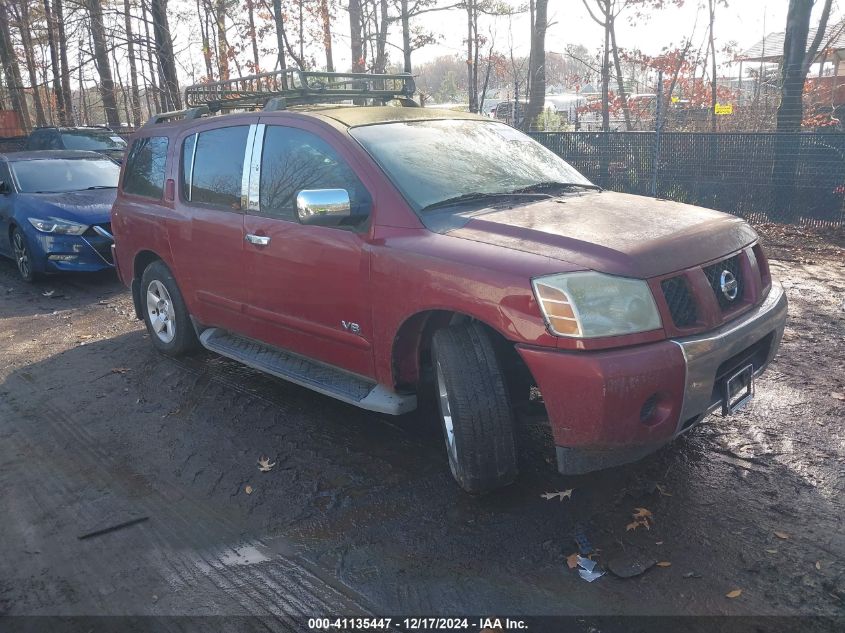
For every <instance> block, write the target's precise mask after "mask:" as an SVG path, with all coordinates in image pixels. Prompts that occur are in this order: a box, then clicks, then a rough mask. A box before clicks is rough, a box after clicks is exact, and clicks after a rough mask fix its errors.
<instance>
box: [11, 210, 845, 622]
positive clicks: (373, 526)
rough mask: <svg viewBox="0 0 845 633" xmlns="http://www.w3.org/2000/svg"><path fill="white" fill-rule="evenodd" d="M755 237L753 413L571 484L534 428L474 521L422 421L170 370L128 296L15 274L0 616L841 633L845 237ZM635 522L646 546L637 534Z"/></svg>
mask: <svg viewBox="0 0 845 633" xmlns="http://www.w3.org/2000/svg"><path fill="white" fill-rule="evenodd" d="M762 231H763V233H764V234H765V235H766V236H767V239H768V244H769V248H770V252H771V255H772V258H773V260H772V270H773V272H774V274H775V275H777V276H778V277H779V278H780V279H781V280H782V281H783V283H784V285H785V287H786V289H787V294H788V297H789V300H790V317H789V322H788V325H787V329H786V334H785V337H784V342H783V346H782V348H781V352H780V355H779V357H778V359H777V360H776V361H775V363H774V364H773V365H772V367H771V368H770V370H769V371H768V373H767V374H766V375H765V376H764V377H762V378H761V379H760V380H759V381H758V384H757V395H756V398H755V400H754V402H753V404H752V406H751V407H750V408H749V409H748V410H747V411H745V412H743V413H741V414H739V415H736V416H733V417H730V418H720V417H711V418H709V419H708V420H706V421H705V422H704V423H702V424H701V425H699V426H698V427H696V428H695V429H694V430H692V431H691V432H690V433H688V434H686V435H685V436H684V437H682V438H681V439H679V440H678V441H677V442H675V443H674V444H672V445H670V446H669V447H667V448H665V449H663V450H661V451H659V452H658V453H656V454H655V455H653V456H650V457H648V458H646V459H644V460H643V461H641V462H639V463H637V464H633V465H630V466H626V467H621V468H617V469H613V470H609V471H605V472H602V473H598V474H594V475H590V476H582V477H570V478H564V477H562V476H560V475H558V474H557V473H556V472H555V470H554V467H553V464H552V459H551V456H550V452H549V450H550V447H549V446H548V441H547V434H546V433H545V432H544V422H545V421H544V418H543V411H542V409H537V408H533V409H532V408H526V409H523V410H522V411H520V413H519V420H520V424H519V427H520V428H519V434H520V439H521V459H522V462H523V465H522V471H523V474H522V476H521V477H520V479H519V481H518V482H517V483H516V484H515V485H513V486H511V487H509V488H507V489H506V490H503V491H501V492H499V493H497V494H493V495H489V496H486V497H483V498H472V497H469V496H467V495H465V494H464V493H462V492H461V491H460V490H459V489H458V488H457V486H456V485H455V484H454V483H453V482H452V481H451V477H450V475H449V472H448V466H447V463H446V456H445V452H444V451H443V449H442V444H441V442H442V440H441V438H440V435H439V431H438V428H437V426H436V421H435V420H434V419H433V416H431V415H425V414H422V413H415V414H411V415H407V416H403V417H401V418H387V417H382V416H379V415H378V414H373V413H369V412H365V411H360V410H357V409H355V408H353V407H350V406H347V405H344V404H341V403H338V402H335V401H333V400H331V399H329V398H325V397H323V396H320V395H316V394H314V393H312V392H309V391H307V390H304V389H301V388H299V387H296V386H294V385H290V384H288V383H285V382H283V381H280V380H276V379H274V378H271V377H267V376H264V375H261V374H259V373H257V372H254V371H252V370H250V369H248V368H244V367H242V366H240V365H238V364H236V363H233V362H230V361H228V360H226V359H222V358H220V357H216V356H214V355H212V354H210V353H200V354H197V355H195V356H192V357H189V358H186V359H180V360H172V359H169V358H166V357H164V356H161V355H159V354H157V353H156V352H155V351H154V350H153V348H152V346H151V345H150V343H149V341H148V340H147V336H146V333H145V331H144V330H143V327H142V325H141V323H140V322H138V321H136V320H135V319H134V316H133V311H132V307H131V299H130V297H129V295H128V293H127V292H126V291H125V290H124V289H123V288H122V287H121V286H120V285H119V284H118V282H117V281H116V280H115V279H114V277H113V276H111V275H96V276H90V277H83V276H74V277H62V278H52V279H50V280H48V281H46V282H42V283H39V284H37V285H34V286H27V285H25V284H23V283H21V282H19V281H18V280H17V278H16V274H15V271H14V268H13V266H12V263H11V262H8V261H6V260H0V489H2V490H3V494H2V506H0V515H2V517H3V519H2V520H0V615H4V614H5V615H92V614H112V615H127V614H128V615H152V614H155V615H167V614H171V615H175V614H179V615H212V614H226V615H247V614H251V615H264V616H274V617H273V619H272V622H275V623H281V624H280V625H279V626H280V627H281V628H284V626H282V625H284V623H285V622H288V625H290V626H295V625H293V624H290V622H293V621H294V620H292V619H291V618H295V616H296V615H297V614H310V615H327V614H339V613H340V614H347V615H351V614H366V613H371V614H380V615H386V614H394V615H395V614H406V615H423V614H426V615H432V614H457V613H464V614H467V613H473V614H480V613H502V614H532V615H538V614H568V615H579V616H592V615H605V616H612V615H620V614H625V615H694V614H701V615H705V614H706V615H753V616H764V615H772V616H807V615H820V616H838V617H839V618H844V617H845V563H844V562H843V561H845V525H844V522H843V516H845V513H843V510H845V507H843V506H845V496H843V494H842V491H843V488H845V427H843V424H842V420H843V414H845V396H843V395H842V394H845V249H843V245H845V238H843V235H842V233H839V234H828V235H821V234H818V233H809V232H805V231H799V230H796V229H783V228H782V227H776V226H769V227H762ZM261 456H266V457H268V458H269V459H270V460H271V461H272V462H275V463H276V465H275V467H274V468H273V469H272V470H271V471H270V472H266V473H262V472H260V471H259V470H258V467H257V460H258V459H259V457H261ZM570 488H572V489H574V492H573V493H572V495H571V497H570V498H567V499H564V500H557V499H553V500H545V499H543V498H541V494H542V493H546V492H554V491H560V490H566V489H570ZM635 508H645V509H647V510H648V511H649V512H650V513H651V518H650V521H649V526H648V529H646V528H644V527H642V528H639V529H636V530H627V529H626V526H628V524H629V523H631V521H632V513H634V512H635ZM142 519H143V521H141V522H139V523H137V524H135V525H132V526H129V527H125V528H124V529H120V530H117V531H113V532H110V533H106V534H102V535H99V536H93V537H91V538H86V539H79V537H80V536H82V535H85V534H87V533H90V532H92V531H96V530H98V529H102V528H106V527H109V526H114V525H116V524H119V523H123V522H127V521H133V520H142ZM577 533H582V534H584V535H585V536H586V537H587V538H588V539H589V541H590V542H591V543H592V545H593V546H594V547H595V548H597V549H598V550H599V551H598V554H597V556H596V559H597V560H598V561H599V562H600V563H601V564H603V565H607V564H610V565H611V567H614V568H616V569H619V568H620V567H622V566H624V564H625V563H626V562H629V561H631V560H636V561H640V562H641V563H645V564H646V566H648V565H649V564H650V563H652V562H657V563H658V565H655V566H653V567H651V568H650V569H648V570H647V571H646V572H645V573H643V574H641V575H639V576H636V577H633V578H628V579H622V578H619V577H617V576H615V575H613V574H611V573H609V574H608V575H606V576H605V577H602V578H600V579H599V580H598V581H596V582H594V583H587V582H585V581H583V580H582V579H581V578H580V577H579V576H578V575H577V573H576V572H575V571H574V570H571V569H569V567H568V565H567V557H568V556H569V555H571V554H572V553H574V552H575V551H576V550H577V547H576V545H575V542H574V536H575V535H576V534H577ZM736 590H741V593H740V594H738V595H737V594H736ZM731 592H733V593H731ZM728 595H737V597H728ZM778 621H779V620H775V622H778ZM578 622H580V623H581V624H580V625H579V626H583V627H586V628H583V629H582V628H576V629H575V630H595V631H599V630H601V631H604V630H610V628H612V626H611V625H607V626H604V628H602V626H598V627H596V626H594V625H588V624H586V621H581V620H579V621H578ZM817 624H818V625H819V626H822V625H823V624H824V625H827V626H831V627H835V626H836V624H839V625H841V626H845V619H840V620H835V621H834V620H827V621H824V622H822V623H818V622H817ZM591 626H592V627H593V628H589V627H591ZM608 626H610V628H607V627H608ZM270 628H273V627H270ZM276 628H279V627H276ZM649 630H651V629H649ZM804 630H811V629H807V628H805V629H804ZM819 630H821V629H819ZM839 630H841V629H839Z"/></svg>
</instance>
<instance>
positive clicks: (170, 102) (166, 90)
mask: <svg viewBox="0 0 845 633" xmlns="http://www.w3.org/2000/svg"><path fill="white" fill-rule="evenodd" d="M98 1H99V0H98ZM150 13H151V14H152V20H153V34H154V35H155V52H156V57H157V58H158V65H159V68H160V69H161V75H162V79H163V80H164V82H163V83H164V85H162V86H161V88H162V92H163V94H164V97H165V99H166V104H165V108H166V109H168V110H178V109H180V108H181V107H182V98H181V96H180V95H179V79H178V78H177V76H176V62H175V60H174V59H173V40H172V39H171V37H170V26H169V25H168V23H167V0H151V2H150Z"/></svg>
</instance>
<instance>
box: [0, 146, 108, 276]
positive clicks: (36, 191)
mask: <svg viewBox="0 0 845 633" xmlns="http://www.w3.org/2000/svg"><path fill="white" fill-rule="evenodd" d="M119 173H120V168H119V167H118V165H117V164H116V163H115V162H114V161H112V160H109V159H108V158H105V157H104V156H102V155H101V154H98V153H96V152H74V151H70V150H62V151H38V152H16V153H11V154H0V255H5V256H7V257H11V258H13V259H14V260H15V263H16V264H17V267H18V272H19V273H20V276H21V278H23V280H24V281H28V282H31V281H34V280H35V279H37V278H38V276H39V275H42V274H44V273H59V272H71V271H80V272H92V271H97V270H103V269H107V268H112V267H113V263H112V252H111V246H112V243H113V241H114V240H113V238H112V235H111V224H110V217H109V213H110V211H111V206H112V203H113V202H114V198H115V192H116V188H117V179H118V175H119Z"/></svg>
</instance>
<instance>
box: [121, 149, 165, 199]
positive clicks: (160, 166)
mask: <svg viewBox="0 0 845 633" xmlns="http://www.w3.org/2000/svg"><path fill="white" fill-rule="evenodd" d="M166 163H167V137H166V136H148V137H146V138H139V139H136V140H135V142H134V143H132V149H131V150H129V156H128V157H127V158H126V169H124V176H123V191H125V192H126V193H131V194H134V195H136V196H144V197H145V198H155V199H156V200H158V199H160V198H161V196H162V194H163V192H164V173H165V172H164V168H165V165H166Z"/></svg>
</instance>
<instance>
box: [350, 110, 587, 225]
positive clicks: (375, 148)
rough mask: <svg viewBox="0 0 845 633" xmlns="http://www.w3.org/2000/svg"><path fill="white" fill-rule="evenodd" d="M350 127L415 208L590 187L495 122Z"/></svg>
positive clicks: (552, 156)
mask: <svg viewBox="0 0 845 633" xmlns="http://www.w3.org/2000/svg"><path fill="white" fill-rule="evenodd" d="M350 132H351V134H352V136H353V137H354V138H355V139H357V140H358V142H359V143H361V144H362V145H363V146H364V148H365V149H366V150H367V151H368V152H369V153H370V155H372V156H373V158H374V159H375V160H376V162H378V163H379V165H381V168H382V169H384V171H385V173H386V174H387V176H388V177H389V178H390V179H391V181H393V184H395V185H396V187H397V188H398V189H399V190H400V191H401V192H402V194H403V195H404V196H405V199H406V200H407V201H408V202H409V204H410V205H411V206H412V207H413V209H414V210H415V211H417V212H419V211H421V210H423V209H425V208H426V207H430V206H432V205H436V204H437V203H439V202H443V201H445V200H451V199H453V198H456V199H457V198H461V197H464V198H467V197H468V195H469V194H491V195H495V194H503V193H510V192H514V191H517V190H524V189H527V188H531V187H532V186H535V185H540V184H548V183H562V184H573V185H583V186H592V185H591V183H590V181H589V180H587V179H586V178H584V176H582V175H581V174H580V173H578V172H577V171H576V170H575V168H573V167H572V166H571V165H569V164H568V163H567V162H566V161H564V160H563V159H562V158H560V157H558V156H557V155H556V154H554V153H553V152H551V151H549V150H547V149H546V148H545V147H543V146H542V145H540V144H539V143H537V142H536V141H534V140H533V139H531V138H530V137H528V136H526V135H525V134H523V133H522V132H520V131H518V130H515V129H514V128H512V127H509V126H507V125H504V124H503V123H497V122H495V121H478V120H474V119H470V120H457V119H449V120H435V121H410V122H403V123H384V124H379V125H368V126H363V127H358V128H353V129H352V130H350ZM479 198H480V197H479Z"/></svg>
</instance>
